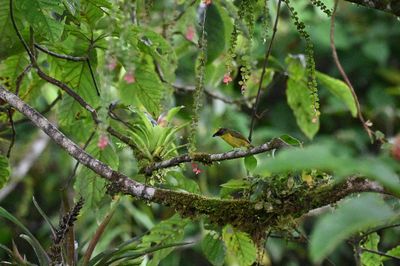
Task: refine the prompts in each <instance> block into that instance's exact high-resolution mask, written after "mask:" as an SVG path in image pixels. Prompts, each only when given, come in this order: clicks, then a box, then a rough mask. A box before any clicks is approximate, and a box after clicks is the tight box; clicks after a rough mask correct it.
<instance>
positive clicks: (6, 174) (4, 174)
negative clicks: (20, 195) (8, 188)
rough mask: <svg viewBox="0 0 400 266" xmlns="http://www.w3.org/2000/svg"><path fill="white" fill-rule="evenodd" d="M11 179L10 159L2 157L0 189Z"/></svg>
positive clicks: (0, 159) (0, 163)
mask: <svg viewBox="0 0 400 266" xmlns="http://www.w3.org/2000/svg"><path fill="white" fill-rule="evenodd" d="M9 178H10V165H9V162H8V158H7V157H6V156H4V155H0V189H1V188H2V187H4V186H5V185H6V184H7V182H8V180H9Z"/></svg>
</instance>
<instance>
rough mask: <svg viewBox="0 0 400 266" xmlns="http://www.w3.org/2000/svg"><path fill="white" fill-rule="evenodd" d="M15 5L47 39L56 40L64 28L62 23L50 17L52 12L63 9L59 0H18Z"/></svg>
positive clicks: (35, 29)
mask: <svg viewBox="0 0 400 266" xmlns="http://www.w3.org/2000/svg"><path fill="white" fill-rule="evenodd" d="M14 2H15V6H16V7H17V8H18V9H19V10H20V11H21V13H23V14H25V16H24V18H25V19H26V20H27V21H28V22H29V24H30V26H32V28H33V29H34V31H35V34H40V35H41V36H43V37H45V38H46V39H48V40H49V41H52V42H56V41H58V40H59V39H60V37H61V34H62V32H63V30H64V24H63V23H62V22H61V21H57V20H56V19H54V18H53V17H52V13H58V14H61V13H62V12H63V11H64V7H63V6H62V3H61V0H20V1H14Z"/></svg>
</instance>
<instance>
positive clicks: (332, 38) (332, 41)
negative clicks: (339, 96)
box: [330, 0, 374, 142]
mask: <svg viewBox="0 0 400 266" xmlns="http://www.w3.org/2000/svg"><path fill="white" fill-rule="evenodd" d="M337 5H338V0H335V4H334V7H333V11H332V15H331V29H330V45H331V49H332V57H333V61H334V62H335V64H336V67H337V68H338V70H339V72H340V74H341V75H342V78H343V79H344V81H345V82H346V84H347V86H348V87H349V89H350V92H351V94H352V95H353V99H354V102H355V104H356V108H357V115H358V119H359V120H360V122H361V123H362V126H363V127H364V129H365V131H366V132H367V134H368V136H369V138H370V140H371V142H373V141H374V140H373V132H372V131H371V129H370V128H369V126H368V125H367V123H366V121H365V119H364V117H363V114H362V112H361V105H360V102H359V101H358V97H357V94H356V92H355V90H354V87H353V85H352V84H351V82H350V79H349V78H348V76H347V74H346V72H345V71H344V69H343V67H342V64H341V63H340V60H339V56H338V54H337V51H336V46H335V15H336V9H337Z"/></svg>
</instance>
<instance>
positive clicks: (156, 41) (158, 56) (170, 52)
mask: <svg viewBox="0 0 400 266" xmlns="http://www.w3.org/2000/svg"><path fill="white" fill-rule="evenodd" d="M134 31H135V32H137V35H136V36H135V37H136V38H137V42H138V48H139V49H140V50H141V51H142V52H144V53H146V54H149V55H151V56H152V57H153V58H154V60H155V61H156V62H157V63H158V66H159V67H160V70H161V72H162V75H163V78H164V79H165V80H166V81H167V82H168V83H171V84H172V83H174V82H175V70H176V68H177V66H178V59H177V57H176V54H175V50H174V49H173V48H172V47H171V45H170V44H169V42H167V41H166V40H165V39H164V38H163V37H162V36H161V35H160V34H158V33H156V32H154V31H151V30H146V29H144V28H143V27H135V28H134Z"/></svg>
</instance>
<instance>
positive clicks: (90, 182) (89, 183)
mask: <svg viewBox="0 0 400 266" xmlns="http://www.w3.org/2000/svg"><path fill="white" fill-rule="evenodd" d="M97 141H98V137H96V136H95V137H94V139H93V140H92V142H91V143H90V145H89V147H88V148H87V152H88V153H89V154H90V155H92V156H93V157H95V158H97V159H99V160H100V161H102V162H104V163H106V164H108V165H109V166H110V167H111V168H113V169H118V165H119V158H118V155H117V153H116V151H115V149H114V147H113V146H112V144H108V145H107V146H106V147H105V148H104V149H103V150H102V149H100V148H99V147H98V146H97ZM106 184H107V183H106V180H105V179H104V178H101V177H99V176H98V175H97V174H95V173H94V172H93V171H92V170H89V169H88V168H87V167H83V166H82V167H81V168H80V170H79V172H78V174H77V175H76V177H75V184H74V189H75V190H76V191H77V192H78V194H79V195H80V196H82V197H83V198H84V199H85V204H84V206H83V210H82V212H85V211H88V210H90V211H94V210H98V209H99V208H100V207H101V204H100V203H101V202H102V201H103V200H105V199H107V197H106Z"/></svg>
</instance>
